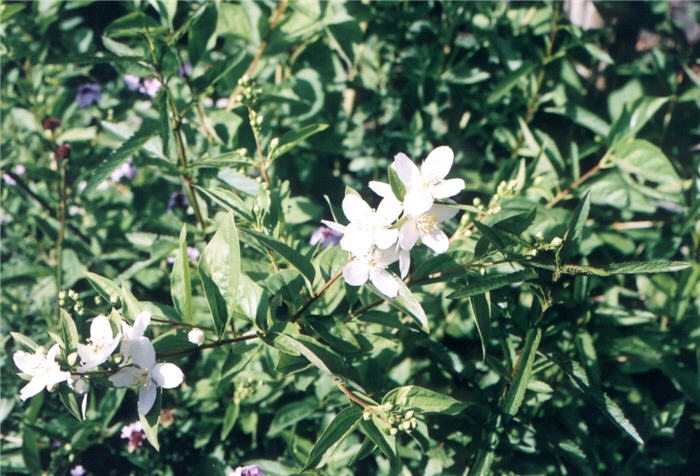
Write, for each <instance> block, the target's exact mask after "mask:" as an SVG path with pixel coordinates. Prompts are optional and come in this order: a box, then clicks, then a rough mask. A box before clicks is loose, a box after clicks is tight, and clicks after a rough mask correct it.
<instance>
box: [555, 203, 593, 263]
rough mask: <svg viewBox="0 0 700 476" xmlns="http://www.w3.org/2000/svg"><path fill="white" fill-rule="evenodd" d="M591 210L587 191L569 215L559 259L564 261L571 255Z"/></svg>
mask: <svg viewBox="0 0 700 476" xmlns="http://www.w3.org/2000/svg"><path fill="white" fill-rule="evenodd" d="M590 209H591V191H590V190H589V191H587V192H586V195H584V197H583V199H582V200H581V202H579V204H578V206H576V209H575V210H574V212H573V213H572V214H571V218H570V219H569V225H568V226H567V227H566V234H565V235H564V242H563V243H562V247H561V259H562V260H564V261H566V259H567V257H569V256H571V253H572V251H573V249H574V247H575V246H576V244H577V243H578V242H579V241H580V240H581V234H582V233H583V225H584V224H585V223H586V220H587V219H588V212H589V211H590Z"/></svg>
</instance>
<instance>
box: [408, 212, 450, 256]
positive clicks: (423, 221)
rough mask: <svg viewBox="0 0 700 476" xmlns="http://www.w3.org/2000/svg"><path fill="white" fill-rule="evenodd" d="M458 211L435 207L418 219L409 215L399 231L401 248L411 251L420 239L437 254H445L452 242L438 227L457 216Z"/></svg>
mask: <svg viewBox="0 0 700 476" xmlns="http://www.w3.org/2000/svg"><path fill="white" fill-rule="evenodd" d="M458 211H459V210H457V209H456V208H452V207H448V206H445V205H433V206H432V207H431V208H430V210H429V211H428V212H427V213H423V214H422V215H419V216H417V217H414V216H410V215H409V216H408V217H406V221H405V222H404V224H403V225H401V229H400V230H399V246H400V247H401V249H404V250H410V249H411V248H413V246H414V245H415V244H416V241H418V239H419V238H420V240H421V241H422V242H423V244H424V245H425V246H427V247H428V248H430V249H431V250H433V251H434V252H435V253H437V254H440V253H444V252H445V251H447V248H448V247H449V245H450V241H449V239H448V238H447V235H446V234H445V232H444V231H442V230H441V229H440V227H439V226H438V225H439V224H440V223H442V222H444V221H447V220H449V219H450V218H452V217H453V216H455V215H456V214H457V212H458Z"/></svg>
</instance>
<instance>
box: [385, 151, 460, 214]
mask: <svg viewBox="0 0 700 476" xmlns="http://www.w3.org/2000/svg"><path fill="white" fill-rule="evenodd" d="M453 160H454V152H452V149H450V148H449V147H448V146H446V145H442V146H440V147H436V148H435V149H433V150H432V152H430V154H428V157H426V159H425V160H424V161H423V163H422V164H421V167H420V169H419V168H418V166H417V165H416V164H414V163H413V161H412V160H411V159H409V158H408V156H407V155H406V154H404V153H403V152H401V153H398V154H396V156H394V162H393V163H392V164H391V165H390V167H391V168H392V169H394V170H395V171H396V174H397V175H398V176H399V179H401V182H402V183H403V185H404V187H405V189H406V194H405V195H404V197H403V210H404V213H405V214H406V215H408V216H413V217H417V216H420V215H422V214H424V213H426V212H428V211H429V210H430V208H431V207H432V206H433V201H434V200H441V199H445V198H448V197H451V196H453V195H456V194H458V193H459V192H461V191H462V189H464V180H462V179H461V178H454V179H447V180H445V177H446V176H447V173H448V172H449V171H450V168H452V162H453Z"/></svg>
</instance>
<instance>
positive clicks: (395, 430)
mask: <svg viewBox="0 0 700 476" xmlns="http://www.w3.org/2000/svg"><path fill="white" fill-rule="evenodd" d="M398 432H399V430H398V429H397V428H396V427H395V426H392V427H391V428H389V434H390V435H391V436H394V435H395V434H397V433H398Z"/></svg>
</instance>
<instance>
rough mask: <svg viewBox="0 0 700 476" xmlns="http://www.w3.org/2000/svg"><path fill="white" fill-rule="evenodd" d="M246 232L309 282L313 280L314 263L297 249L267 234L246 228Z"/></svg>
mask: <svg viewBox="0 0 700 476" xmlns="http://www.w3.org/2000/svg"><path fill="white" fill-rule="evenodd" d="M246 233H247V234H249V235H252V236H254V237H255V238H257V239H258V240H259V241H261V242H262V243H263V244H264V245H265V246H267V247H268V248H270V249H271V250H272V251H274V252H275V253H276V254H278V255H279V256H281V257H282V258H284V259H286V260H287V261H289V264H291V265H292V266H294V267H295V268H296V269H298V270H299V272H300V273H301V274H303V275H304V277H305V278H306V279H308V280H309V283H313V282H314V277H315V276H316V271H315V269H314V265H313V264H312V263H311V261H309V260H308V259H307V258H306V257H305V256H303V255H302V254H301V253H299V252H298V251H297V250H295V249H294V248H291V247H289V246H288V245H286V244H284V243H282V242H281V241H277V240H276V239H274V238H270V237H269V236H267V235H263V234H262V233H258V232H257V231H253V230H246Z"/></svg>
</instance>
